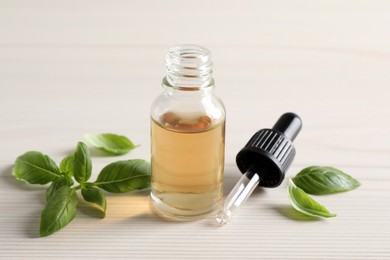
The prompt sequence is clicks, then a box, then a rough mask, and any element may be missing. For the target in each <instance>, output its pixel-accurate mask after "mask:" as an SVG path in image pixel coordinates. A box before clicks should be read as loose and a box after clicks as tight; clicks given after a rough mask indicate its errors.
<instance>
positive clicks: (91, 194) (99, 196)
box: [81, 187, 107, 218]
mask: <svg viewBox="0 0 390 260" xmlns="http://www.w3.org/2000/svg"><path fill="white" fill-rule="evenodd" d="M81 194H82V195H83V198H84V199H85V200H86V201H88V202H91V203H94V204H95V205H96V206H98V209H99V210H100V211H101V212H102V213H103V218H104V217H105V216H106V208H107V201H106V196H105V195H104V193H103V191H102V190H100V189H98V188H95V187H90V188H87V189H82V190H81Z"/></svg>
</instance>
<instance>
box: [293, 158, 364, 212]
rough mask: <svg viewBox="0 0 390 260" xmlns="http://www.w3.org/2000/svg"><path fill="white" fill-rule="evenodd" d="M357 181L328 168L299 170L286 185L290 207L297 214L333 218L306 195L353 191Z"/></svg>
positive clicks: (315, 167) (324, 208)
mask: <svg viewBox="0 0 390 260" xmlns="http://www.w3.org/2000/svg"><path fill="white" fill-rule="evenodd" d="M359 186H360V183H359V181H357V180H356V179H354V178H353V177H351V176H350V175H348V174H346V173H344V172H342V171H340V170H339V169H336V168H333V167H329V166H310V167H307V168H305V169H303V170H301V171H300V172H299V173H298V174H297V175H296V176H295V177H294V178H293V179H290V180H289V183H288V187H287V190H288V195H289V198H290V202H291V205H292V206H293V208H295V209H296V210H298V211H299V212H301V213H303V214H305V215H308V216H311V217H318V218H330V217H335V216H336V214H332V213H330V212H329V210H328V209H327V208H326V207H325V206H323V205H321V204H319V203H318V202H317V201H315V200H314V199H312V198H311V197H310V196H309V195H308V194H312V195H326V194H333V193H338V192H344V191H349V190H353V189H355V188H357V187H359Z"/></svg>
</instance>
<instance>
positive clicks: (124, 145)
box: [84, 133, 138, 155]
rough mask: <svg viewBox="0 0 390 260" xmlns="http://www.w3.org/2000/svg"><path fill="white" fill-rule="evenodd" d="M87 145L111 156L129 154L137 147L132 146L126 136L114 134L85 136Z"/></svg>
mask: <svg viewBox="0 0 390 260" xmlns="http://www.w3.org/2000/svg"><path fill="white" fill-rule="evenodd" d="M84 138H85V139H86V140H87V143H88V144H90V145H92V146H93V147H95V148H96V149H98V150H101V151H104V152H106V153H108V154H111V155H122V154H126V153H128V152H130V151H131V150H133V149H134V148H137V147H138V146H137V145H134V144H133V143H132V142H131V141H130V140H129V139H128V138H127V137H126V136H123V135H116V134H109V133H107V134H85V135H84Z"/></svg>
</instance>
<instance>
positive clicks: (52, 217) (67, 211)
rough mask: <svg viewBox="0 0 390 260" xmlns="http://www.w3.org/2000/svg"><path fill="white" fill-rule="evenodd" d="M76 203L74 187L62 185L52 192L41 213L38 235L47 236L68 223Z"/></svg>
mask: <svg viewBox="0 0 390 260" xmlns="http://www.w3.org/2000/svg"><path fill="white" fill-rule="evenodd" d="M77 204H78V199H77V195H76V192H75V190H74V189H72V188H70V187H68V186H63V187H61V188H60V189H58V190H57V192H55V193H54V194H53V196H52V197H51V198H50V199H49V201H48V202H47V204H46V207H45V209H44V210H43V211H42V214H41V227H40V235H41V236H42V237H44V236H49V235H51V234H53V233H54V232H56V231H58V230H60V229H61V228H63V227H65V226H66V225H67V224H69V223H70V222H71V221H72V220H73V219H74V217H75V216H76V207H77Z"/></svg>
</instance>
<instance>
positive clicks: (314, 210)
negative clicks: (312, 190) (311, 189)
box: [288, 179, 336, 218]
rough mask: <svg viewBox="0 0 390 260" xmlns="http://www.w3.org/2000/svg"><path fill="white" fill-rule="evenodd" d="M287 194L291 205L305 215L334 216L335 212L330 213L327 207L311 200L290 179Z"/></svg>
mask: <svg viewBox="0 0 390 260" xmlns="http://www.w3.org/2000/svg"><path fill="white" fill-rule="evenodd" d="M288 196H289V198H290V202H291V205H292V206H293V207H294V208H295V209H296V210H298V211H299V212H301V213H303V214H305V215H308V216H312V217H317V218H331V217H335V216H336V214H332V213H330V212H329V210H328V209H327V208H325V207H324V206H322V205H321V204H319V203H318V202H317V201H315V200H313V199H312V198H311V197H310V196H309V195H307V194H306V193H305V192H304V191H303V190H301V189H300V188H298V187H297V186H295V184H294V182H293V181H292V180H291V179H290V180H289V182H288Z"/></svg>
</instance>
